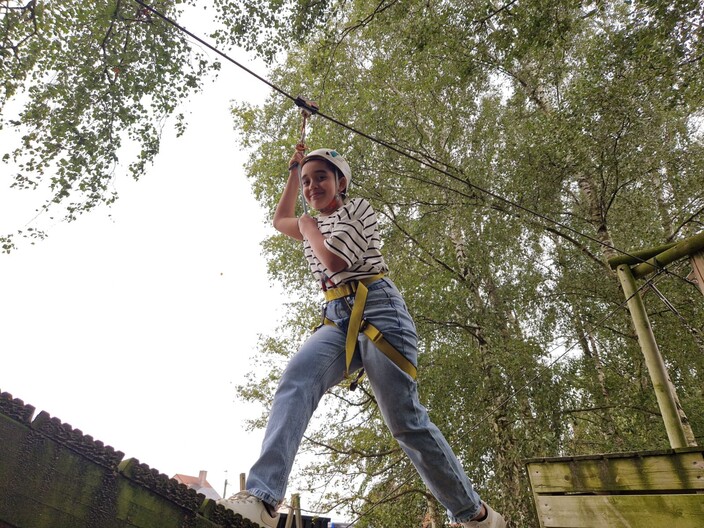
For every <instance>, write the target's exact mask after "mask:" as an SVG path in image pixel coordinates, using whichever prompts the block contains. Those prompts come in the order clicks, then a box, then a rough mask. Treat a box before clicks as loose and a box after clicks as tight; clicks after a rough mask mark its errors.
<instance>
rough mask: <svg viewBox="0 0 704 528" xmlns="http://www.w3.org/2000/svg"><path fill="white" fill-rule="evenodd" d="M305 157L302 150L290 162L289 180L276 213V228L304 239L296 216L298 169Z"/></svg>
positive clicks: (274, 222)
mask: <svg viewBox="0 0 704 528" xmlns="http://www.w3.org/2000/svg"><path fill="white" fill-rule="evenodd" d="M302 159H303V154H302V153H301V152H300V151H298V150H297V151H296V153H295V154H294V155H293V157H292V158H291V162H290V163H289V167H291V169H289V171H288V180H287V181H286V187H284V192H283V193H282V194H281V198H279V204H278V205H277V206H276V212H275V213H274V220H273V224H274V228H275V229H276V230H277V231H279V232H281V233H283V234H284V235H287V236H290V237H291V238H295V239H296V240H303V235H302V234H301V232H300V230H299V229H298V218H296V202H297V201H298V188H299V181H298V171H299V170H300V162H301V160H302Z"/></svg>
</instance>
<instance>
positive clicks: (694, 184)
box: [222, 0, 704, 526]
mask: <svg viewBox="0 0 704 528" xmlns="http://www.w3.org/2000/svg"><path fill="white" fill-rule="evenodd" d="M222 4H223V5H225V4H226V5H227V7H228V10H231V11H234V12H235V13H234V14H233V15H232V17H231V18H230V20H233V21H238V20H240V21H241V20H243V19H244V18H245V17H246V16H248V13H251V12H252V11H253V10H254V6H253V4H250V3H248V2H245V3H237V5H236V4H235V3H230V2H224V1H223V2H222ZM238 5H239V6H240V7H239V11H238ZM282 7H283V8H282ZM257 8H258V9H257V11H258V12H257V14H256V15H255V16H257V17H260V18H259V20H261V24H258V25H255V27H253V28H252V32H250V33H249V34H247V35H245V36H242V35H240V34H238V33H237V32H236V31H233V32H232V35H234V37H233V38H234V42H236V43H238V44H240V45H247V46H249V47H250V48H251V49H256V50H258V51H259V52H260V53H261V54H262V55H263V56H264V57H267V58H273V57H275V56H276V54H277V53H278V52H280V51H281V50H285V51H287V52H288V54H287V55H286V58H285V59H284V60H283V62H282V64H281V67H279V68H277V69H276V70H275V72H274V75H275V82H277V83H278V84H279V85H280V86H284V87H285V88H286V89H288V90H289V91H290V92H291V93H304V94H308V95H309V96H311V97H312V98H314V99H316V100H317V101H318V102H319V103H320V105H321V109H323V111H324V112H326V113H327V114H328V115H332V116H334V117H335V119H337V120H339V121H341V122H343V123H351V124H353V125H354V127H355V128H356V129H358V130H362V131H364V132H365V133H367V134H370V135H371V136H374V137H378V138H383V139H384V140H386V141H387V142H389V143H391V144H392V146H393V147H394V148H395V149H398V150H401V151H404V152H405V153H407V154H408V155H409V156H411V157H413V158H415V160H416V161H413V160H411V159H409V157H405V156H399V155H397V153H394V152H391V151H390V150H389V149H388V148H385V147H384V146H382V145H380V144H378V143H375V142H370V141H369V140H368V139H365V138H361V137H359V136H357V135H355V134H353V133H351V132H350V131H349V130H344V129H343V130H341V129H340V128H338V127H337V126H335V125H333V124H329V123H328V122H325V121H322V119H319V118H318V119H319V120H318V121H315V124H314V128H313V130H312V132H311V133H310V134H309V143H310V144H311V145H318V146H321V145H331V146H335V147H336V148H338V149H339V150H340V151H342V152H344V153H345V155H346V156H347V157H348V159H349V160H350V162H351V165H352V167H353V172H354V175H353V181H354V186H353V190H354V193H355V194H358V195H363V196H365V197H366V198H368V199H369V200H370V201H371V202H372V203H373V204H374V205H375V207H376V208H377V211H378V212H379V213H380V217H381V218H382V224H383V238H384V240H385V244H384V252H385V254H386V256H387V258H388V260H389V261H390V265H391V268H392V270H393V275H392V276H393V278H394V280H395V281H396V282H397V283H398V284H399V285H400V286H401V288H402V290H403V291H404V294H405V296H406V299H407V302H408V304H409V307H410V309H411V311H412V313H413V315H414V317H415V319H416V322H417V324H418V327H419V332H420V335H421V337H422V344H423V348H424V353H423V354H422V355H421V369H420V372H421V374H420V378H419V379H420V386H421V393H422V396H423V399H424V403H425V404H426V405H427V406H428V408H429V409H430V412H431V414H432V416H433V419H434V420H436V422H437V423H438V424H439V425H440V427H441V429H442V430H443V431H445V432H446V433H447V434H448V437H449V438H450V442H451V444H452V445H453V446H454V447H455V448H456V449H457V451H458V453H459V454H460V456H461V458H462V459H463V461H464V463H465V465H466V467H467V470H468V472H469V473H470V475H471V476H472V478H473V480H474V481H475V482H476V483H477V485H478V487H479V488H480V489H481V491H482V494H483V495H484V496H486V497H487V498H488V499H489V500H490V501H491V502H494V503H496V504H498V507H499V508H501V509H502V510H503V511H505V512H507V514H508V516H509V517H510V518H511V519H512V520H513V521H514V522H516V523H517V524H519V525H529V524H530V523H531V522H532V521H531V518H532V513H531V512H532V508H531V507H530V504H529V502H530V498H529V496H528V494H527V483H526V482H525V480H524V477H523V475H522V469H521V467H522V460H523V459H525V458H526V457H530V456H543V455H548V456H552V455H558V454H588V453H599V452H608V451H613V450H624V449H625V450H634V449H653V448H659V447H665V446H666V442H667V440H666V436H665V434H664V429H663V426H662V421H661V420H660V418H659V416H658V410H657V405H656V403H655V400H654V396H653V391H652V388H651V387H650V384H649V379H648V377H647V372H646V371H645V368H644V364H643V359H642V357H641V354H640V351H639V349H638V346H637V343H636V341H635V338H634V333H633V330H632V328H631V325H630V320H629V318H628V316H627V313H626V311H625V308H624V307H623V296H622V294H621V292H620V288H619V285H618V282H617V280H616V278H615V276H614V275H613V273H612V272H611V271H610V269H609V268H608V266H607V264H606V259H607V258H608V257H609V256H611V255H614V254H618V253H619V251H624V250H626V251H628V250H630V249H631V248H637V247H642V246H644V245H659V244H661V243H662V242H663V241H666V240H669V239H674V238H676V237H679V236H682V235H684V234H691V233H693V232H696V231H697V230H698V228H699V226H701V218H702V214H701V213H702V210H703V206H704V194H703V192H702V190H701V185H700V184H699V183H698V182H700V181H701V174H702V172H703V171H702V169H703V168H704V167H703V166H702V153H704V149H703V148H702V147H703V146H704V145H703V144H702V134H701V128H700V123H701V122H700V117H699V116H700V115H701V111H702V103H703V102H704V100H703V98H702V81H701V79H702V78H703V77H702V75H701V74H702V71H701V69H702V56H703V55H702V51H703V49H702V17H703V13H702V7H701V6H700V5H699V4H698V3H696V2H678V3H676V4H670V5H668V6H667V7H664V6H661V5H659V4H657V3H654V2H631V3H627V4H624V3H620V2H605V3H604V2H602V3H598V4H574V3H570V2H560V1H554V2H538V1H528V2H507V3H505V4H503V5H499V4H486V3H481V2H444V3H435V2H411V3H408V2H404V3H400V2H395V1H388V2H366V1H363V0H359V1H355V2H334V1H329V2H323V3H316V4H315V7H314V8H312V7H310V6H309V5H308V4H307V3H304V2H288V3H283V4H282V3H281V2H270V3H266V2H265V3H264V4H263V5H262V4H261V3H257ZM277 13H279V15H277ZM281 13H283V15H280V14H281ZM294 13H295V14H296V16H295V17H294V16H292V14H294ZM235 27H237V26H235V25H233V28H235ZM268 31H274V32H275V33H276V35H277V37H276V38H274V39H269V38H264V36H267V37H268V36H269V33H267V32H268ZM237 117H238V119H239V123H240V126H242V127H243V129H244V130H245V131H246V132H247V134H246V136H247V137H248V138H249V139H248V140H247V142H245V146H247V147H256V149H255V154H254V155H253V156H252V161H251V166H250V174H251V176H252V180H253V185H254V186H255V189H256V190H257V192H258V197H259V199H260V200H261V201H262V203H265V204H269V205H270V206H271V205H273V204H274V203H275V202H276V199H277V193H278V190H279V189H280V185H281V183H280V180H278V179H277V178H280V176H279V175H280V174H281V173H282V171H281V170H280V167H284V164H285V161H286V159H287V156H288V152H289V151H290V149H291V145H293V144H294V143H295V141H296V138H295V136H294V134H293V131H295V130H296V125H297V123H296V115H295V113H294V111H293V109H291V110H289V111H286V110H282V108H281V106H280V104H279V101H278V100H272V101H271V103H270V104H268V105H266V106H265V107H264V108H262V109H251V108H240V110H239V111H238V113H237ZM272 138H275V139H272ZM417 160H422V161H423V162H424V163H419V162H418V161H417ZM428 166H434V167H436V168H438V169H440V170H439V171H436V170H431V169H429V168H428ZM268 249H269V250H270V251H271V252H270V257H271V262H272V271H273V272H274V273H275V275H276V276H277V277H279V278H282V279H284V280H288V281H289V282H290V286H291V287H292V288H300V289H301V290H302V288H303V287H304V281H305V278H304V277H305V273H304V272H301V269H302V266H301V265H300V260H299V259H298V258H296V257H294V256H293V255H294V254H295V252H296V250H297V248H296V247H295V246H294V245H292V244H290V243H288V242H286V241H283V240H279V239H275V240H272V242H271V244H270V245H269V246H268ZM302 273H303V274H302ZM682 275H683V271H682V270H681V269H677V268H673V270H671V273H669V274H668V275H665V276H664V277H665V278H666V279H667V280H666V282H662V283H661V286H663V287H666V289H667V291H666V292H663V291H661V292H660V293H662V294H663V298H665V299H666V300H667V301H668V303H669V305H671V306H672V307H673V309H674V310H675V311H674V312H673V311H670V310H669V309H668V310H665V309H660V307H659V306H657V305H652V304H651V305H650V306H651V312H652V313H651V316H652V317H653V319H654V326H655V327H656V328H658V329H659V330H660V331H661V336H660V337H661V339H662V341H663V342H664V343H673V344H674V343H678V344H680V345H681V346H679V347H678V349H677V350H674V349H672V348H671V347H670V346H669V345H665V346H663V353H664V354H665V356H666V358H667V359H668V363H669V365H670V367H671V369H672V375H673V377H674V378H675V379H677V382H678V385H679V387H680V390H681V398H682V404H683V406H684V408H685V410H686V411H687V412H688V413H690V414H691V413H699V412H700V411H699V410H698V409H701V381H700V380H701V369H702V363H701V357H702V356H701V354H698V352H699V351H700V350H701V344H702V341H701V335H700V334H699V333H698V332H697V331H696V330H694V329H696V328H700V327H701V326H702V322H703V320H702V315H703V314H702V310H701V299H700V298H698V295H699V294H698V293H697V291H696V289H694V288H692V287H691V285H689V284H688V283H687V281H686V280H683V276H682ZM658 280H660V281H663V280H664V279H663V278H659V279H658ZM656 288H657V289H658V291H660V286H656ZM297 291H298V290H297ZM644 291H646V292H648V293H647V294H646V299H647V300H648V301H652V300H657V302H660V301H659V300H658V299H656V298H655V296H654V295H651V291H652V292H654V291H655V290H652V285H649V286H648V287H647V288H646V289H645V290H644ZM311 310H312V308H311ZM309 313H310V314H312V313H313V312H312V311H311V312H309ZM661 318H662V320H661ZM675 319H676V324H673V323H674V322H675ZM666 321H667V322H666ZM676 335H677V336H680V337H677V338H676V337H674V336H676ZM683 337H684V343H683V341H682V338H683ZM666 348H667V349H669V350H665V349H666ZM293 350H294V348H292V349H291V352H292V351H293ZM470 380H471V381H470ZM330 398H331V399H332V402H328V405H330V407H331V409H332V410H331V411H330V415H329V416H328V418H327V419H325V418H321V420H322V421H323V423H325V424H326V427H325V428H319V427H314V428H312V430H313V432H312V433H311V435H310V438H309V442H310V443H309V446H310V448H311V449H315V453H316V455H317V457H316V461H317V462H316V463H315V464H312V465H311V466H310V467H308V468H304V469H303V470H302V474H303V476H304V478H305V480H306V481H309V482H312V481H313V480H312V479H313V476H314V475H325V477H326V478H325V479H323V480H324V481H325V482H328V480H329V481H330V482H335V479H341V480H338V482H345V483H346V489H347V490H349V491H347V493H343V494H342V495H340V494H339V493H338V494H330V495H329V502H328V505H330V506H331V505H333V504H334V505H339V504H346V505H347V506H348V507H349V509H350V511H351V512H353V513H354V514H363V515H364V517H363V519H362V520H361V521H360V523H362V524H361V525H368V526H372V525H384V526H396V525H399V526H400V525H401V524H402V523H401V520H400V519H399V518H398V510H397V509H396V506H397V505H399V504H403V508H404V512H405V515H406V517H405V519H404V521H405V522H406V524H405V525H407V523H408V521H409V520H416V521H417V522H418V523H419V524H420V522H421V520H422V519H423V518H424V517H425V515H426V513H428V512H434V511H436V510H437V508H431V507H429V505H428V501H427V494H426V492H425V490H423V487H422V485H421V484H420V482H419V481H418V480H417V479H414V477H413V473H412V471H410V470H409V468H408V466H407V463H405V461H404V459H403V457H400V458H397V457H396V453H397V452H396V451H394V446H393V442H392V441H390V439H389V438H388V436H385V433H384V429H383V425H382V424H381V423H380V422H379V420H378V417H377V416H376V414H375V409H374V406H373V404H371V402H373V394H369V393H363V394H362V395H358V396H348V395H346V394H345V393H344V389H339V390H335V391H333V392H332V394H331V396H330ZM350 400H351V401H350ZM340 417H343V418H344V419H343V420H342V422H341V423H340V424H339V425H338V420H339V418H340ZM693 425H694V427H695V434H696V435H697V436H698V437H699V438H701V435H702V433H701V431H702V426H703V424H702V423H701V421H699V423H698V424H697V423H694V421H693ZM360 429H363V430H364V431H363V432H362V431H360ZM382 454H383V456H381V455H382ZM384 460H385V461H386V463H384ZM409 471H410V473H409Z"/></svg>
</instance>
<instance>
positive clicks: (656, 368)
mask: <svg viewBox="0 0 704 528" xmlns="http://www.w3.org/2000/svg"><path fill="white" fill-rule="evenodd" d="M616 272H617V273H618V278H619V280H620V281H621V286H622V287H623V293H624V295H625V296H626V299H628V310H629V312H630V313H631V318H632V319H633V326H634V327H635V330H636V334H637V336H638V343H639V344H640V348H641V350H642V351H643V356H645V364H646V366H647V367H648V373H649V374H650V379H651V381H652V383H653V388H654V389H655V396H656V398H657V400H658V406H659V407H660V413H661V414H662V419H663V421H664V422H665V429H666V431H667V437H668V438H669V440H670V446H671V447H672V448H673V449H677V448H680V447H687V445H688V444H687V437H686V434H685V430H684V425H683V424H682V421H681V420H680V414H679V411H678V409H677V402H676V396H675V389H674V387H673V385H672V381H671V380H670V376H669V375H668V373H667V367H666V366H665V361H664V360H663V358H662V355H661V354H660V349H659V348H658V344H657V342H656V341H655V336H654V335H653V330H652V328H651V326H650V321H649V320H648V314H647V313H646V311H645V306H644V305H643V299H642V298H641V296H640V293H639V292H638V289H637V288H636V281H635V279H634V278H633V274H632V273H631V268H630V267H629V266H628V265H627V264H621V265H619V266H618V267H617V268H616Z"/></svg>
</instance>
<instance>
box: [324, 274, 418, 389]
mask: <svg viewBox="0 0 704 528" xmlns="http://www.w3.org/2000/svg"><path fill="white" fill-rule="evenodd" d="M383 276H384V274H383V273H379V274H378V275H374V276H373V277H368V278H366V279H361V280H359V281H354V282H349V283H346V284H342V285H341V286H338V287H336V288H329V289H327V290H325V291H324V294H325V301H326V302H330V301H334V300H336V299H342V298H343V297H350V296H352V295H354V305H353V306H352V313H351V314H350V322H349V325H348V327H347V336H346V338H345V377H349V370H350V364H351V363H352V356H354V351H355V348H356V346H357V339H358V338H359V333H360V332H361V333H363V334H364V335H365V336H367V337H368V338H369V339H370V340H371V342H372V343H374V345H375V346H376V347H377V348H378V349H379V350H381V351H382V352H383V353H384V354H385V355H386V357H388V358H389V359H390V360H391V361H393V362H394V363H395V364H396V366H397V367H398V368H400V369H401V370H403V371H404V372H405V373H406V374H408V375H409V376H411V377H412V378H413V379H416V375H417V370H416V367H415V365H414V364H413V363H411V362H410V361H408V359H406V357H405V356H404V355H403V354H401V353H400V352H399V351H398V350H396V349H395V348H394V347H393V346H392V345H391V343H389V342H388V341H387V340H386V339H385V338H384V335H383V334H382V333H381V332H380V331H379V329H378V328H377V327H376V326H374V325H373V324H371V323H370V322H369V321H367V320H366V319H363V316H364V307H365V305H366V304H367V293H368V291H369V290H368V289H367V286H369V285H370V284H371V283H372V282H375V281H377V280H379V279H381V278H383ZM323 324H326V325H331V326H337V325H336V324H335V322H334V321H331V320H330V319H328V318H327V317H325V316H323ZM362 376H364V369H362V370H361V371H360V372H359V374H357V376H356V378H355V379H354V380H353V381H352V382H351V383H350V390H355V389H356V388H357V385H358V384H359V381H360V380H361V379H362Z"/></svg>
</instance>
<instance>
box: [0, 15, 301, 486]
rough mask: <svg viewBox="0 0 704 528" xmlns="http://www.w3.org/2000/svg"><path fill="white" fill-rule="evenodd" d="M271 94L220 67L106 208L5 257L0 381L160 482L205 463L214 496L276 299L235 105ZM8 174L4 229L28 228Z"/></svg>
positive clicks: (243, 443)
mask: <svg viewBox="0 0 704 528" xmlns="http://www.w3.org/2000/svg"><path fill="white" fill-rule="evenodd" d="M189 29H191V30H193V31H194V32H196V31H197V28H196V27H192V24H191V25H189ZM197 34H199V35H204V34H205V32H204V31H200V32H199V33H197ZM235 55H237V53H236V52H235ZM237 58H238V60H241V61H242V62H243V63H245V64H246V65H247V66H248V67H251V68H252V69H254V70H255V71H257V73H259V74H261V75H263V76H266V71H265V70H264V69H263V68H262V67H258V66H256V65H253V64H252V63H251V62H248V59H247V58H246V57H244V56H243V55H242V54H241V53H240V54H239V57H237ZM268 93H269V88H268V87H267V86H266V85H264V84H262V83H261V82H259V81H257V80H256V79H254V78H253V77H251V76H249V75H248V74H246V73H245V72H244V71H242V70H240V69H239V68H236V67H235V66H234V65H231V64H229V63H224V64H223V71H222V73H221V77H220V79H219V80H218V81H217V82H216V83H215V84H212V83H208V84H207V86H206V89H205V92H204V93H203V94H200V95H198V96H196V97H194V98H193V100H192V101H190V102H189V104H188V105H187V106H186V107H185V108H184V111H186V112H187V113H188V114H190V115H189V116H188V123H189V127H188V130H187V132H186V134H185V136H183V137H181V138H178V139H176V138H175V137H174V134H173V132H171V131H168V132H166V133H165V137H164V140H163V144H162V150H161V153H160V154H159V156H158V159H157V162H156V164H155V165H154V166H153V167H151V168H150V169H149V170H148V174H147V176H146V177H144V178H143V179H142V180H141V181H139V182H137V183H135V182H133V181H132V180H131V179H130V178H129V177H128V176H126V175H123V176H121V177H120V178H119V179H118V180H117V182H116V187H117V189H118V192H119V193H120V199H119V200H118V202H117V203H116V204H115V205H114V206H113V207H112V208H111V209H107V208H102V209H100V210H98V211H94V212H93V213H91V214H89V215H85V216H84V217H83V218H81V219H79V220H78V221H77V222H73V223H69V224H67V223H55V224H54V225H53V226H51V227H50V228H49V229H48V232H49V238H48V239H47V240H44V241H40V242H37V243H36V245H35V246H30V245H29V244H28V243H27V242H26V241H23V240H19V243H20V249H19V250H17V251H14V252H13V253H11V254H10V255H4V254H0V325H1V334H0V350H1V351H2V352H1V353H0V354H1V357H2V363H1V365H2V366H1V367H0V390H2V391H3V392H9V393H11V394H12V395H13V396H14V397H16V398H20V399H22V400H24V402H25V403H28V404H31V405H33V406H35V407H36V408H37V413H38V412H39V411H41V410H44V411H47V412H48V413H49V414H50V415H52V416H55V417H57V418H59V419H60V420H62V421H63V422H66V423H69V424H71V425H72V426H73V427H74V428H77V429H80V430H82V431H83V432H84V433H85V434H90V435H91V436H93V437H94V438H95V439H98V440H101V441H103V442H104V443H106V444H108V445H110V446H112V447H114V448H115V449H117V450H119V451H123V452H124V453H125V454H126V458H128V457H134V458H137V459H139V460H140V461H141V462H144V463H146V464H148V465H149V466H150V467H152V468H155V469H157V470H159V471H160V472H161V473H164V474H166V475H168V476H169V477H171V476H173V475H174V474H176V473H183V474H188V475H198V472H199V470H207V471H208V480H209V482H210V483H211V484H212V485H213V487H214V488H215V489H216V490H217V491H218V493H220V494H222V493H223V486H224V482H225V479H226V478H227V479H228V480H229V482H230V485H229V486H228V495H229V494H230V492H234V491H236V490H237V489H238V486H239V473H241V472H246V471H248V470H249V467H250V466H251V464H252V463H253V462H254V460H255V459H256V456H257V454H258V452H259V447H260V442H261V436H262V435H261V433H260V432H258V433H249V432H245V430H244V418H245V417H251V416H255V415H257V414H258V413H259V412H260V409H257V408H254V409H252V408H245V406H244V405H243V404H242V403H241V402H238V401H236V400H235V393H234V386H235V385H236V384H238V383H240V382H242V381H244V374H245V373H246V372H248V371H249V370H251V368H252V366H253V364H255V363H256V344H257V340H258V335H259V334H262V333H268V332H270V331H271V330H272V329H273V327H274V326H275V324H276V322H277V321H278V320H279V318H280V316H281V314H282V313H283V306H282V305H283V303H284V298H283V296H282V294H281V291H280V288H279V287H278V285H277V284H270V283H269V282H268V279H267V276H266V270H265V262H264V259H263V257H262V256H261V248H260V242H261V241H262V240H263V239H264V237H265V236H266V234H267V233H268V232H270V231H268V230H270V229H271V228H270V227H269V226H268V222H267V219H266V218H265V216H264V213H263V211H262V210H261V209H260V208H259V207H258V205H257V204H256V202H255V200H254V198H253V197H252V195H251V192H250V187H249V183H248V181H247V180H246V177H245V174H244V170H243V168H242V166H243V163H244V162H245V155H244V154H243V153H242V152H240V150H239V147H238V145H237V143H236V138H237V135H236V134H237V132H236V131H234V130H233V123H232V119H231V117H230V114H229V103H230V101H231V100H237V101H244V100H249V101H253V102H261V101H262V100H263V98H264V97H265V96H266V95H267V94H268ZM282 104H289V103H285V102H283V101H282ZM170 124H173V122H172V123H170ZM167 128H168V126H167ZM0 141H1V136H0ZM9 172H10V171H9V170H8V168H7V167H6V166H5V165H0V232H2V233H11V232H15V231H16V230H17V229H18V228H20V229H22V228H24V227H26V224H27V222H28V221H30V220H31V219H32V217H33V211H34V209H35V208H36V207H37V206H39V205H41V203H42V198H41V196H40V195H39V194H38V193H32V192H23V193H17V192H12V191H10V189H9ZM285 177H286V174H285V171H282V185H283V181H284V178H285ZM44 222H45V220H44V219H41V220H39V223H38V224H36V226H37V227H44V226H46V225H47V224H45V223H44ZM30 225H32V224H30ZM295 491H296V490H294V489H289V491H288V495H289V496H290V494H291V493H292V492H295Z"/></svg>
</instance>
